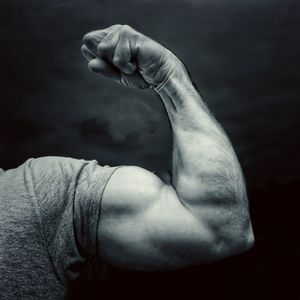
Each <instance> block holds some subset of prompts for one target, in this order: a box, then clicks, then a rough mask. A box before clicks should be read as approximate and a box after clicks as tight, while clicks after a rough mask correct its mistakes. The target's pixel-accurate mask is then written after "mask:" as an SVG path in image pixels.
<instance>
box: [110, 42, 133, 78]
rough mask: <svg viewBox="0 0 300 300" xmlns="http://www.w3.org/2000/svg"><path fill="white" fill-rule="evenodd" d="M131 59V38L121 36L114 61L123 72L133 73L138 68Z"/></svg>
mask: <svg viewBox="0 0 300 300" xmlns="http://www.w3.org/2000/svg"><path fill="white" fill-rule="evenodd" d="M131 60H132V52H131V47H130V44H129V40H128V39H126V38H124V37H120V39H119V42H118V44H117V47H116V48H115V51H114V54H113V58H112V63H113V65H115V66H116V67H117V68H119V69H120V70H121V71H122V72H123V73H125V74H133V73H134V72H135V71H136V69H137V65H136V64H135V63H134V62H132V61H131Z"/></svg>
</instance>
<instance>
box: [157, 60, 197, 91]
mask: <svg viewBox="0 0 300 300" xmlns="http://www.w3.org/2000/svg"><path fill="white" fill-rule="evenodd" d="M171 70H172V71H171V72H170V73H169V74H168V76H166V78H165V79H164V80H163V81H162V82H161V83H160V84H159V85H157V86H155V87H154V90H155V91H156V92H157V93H158V94H159V95H160V96H163V95H170V96H171V95H173V94H174V93H176V94H177V95H179V94H181V92H182V93H184V94H185V95H186V92H187V91H189V94H195V95H198V92H197V90H196V89H195V87H194V85H193V83H192V80H191V78H190V76H189V74H188V72H187V70H186V68H185V66H184V64H183V63H182V62H181V61H180V60H179V59H177V62H175V64H174V66H173V68H171Z"/></svg>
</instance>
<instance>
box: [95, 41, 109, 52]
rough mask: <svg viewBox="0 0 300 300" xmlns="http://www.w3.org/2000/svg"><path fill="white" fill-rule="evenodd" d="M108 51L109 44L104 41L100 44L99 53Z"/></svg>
mask: <svg viewBox="0 0 300 300" xmlns="http://www.w3.org/2000/svg"><path fill="white" fill-rule="evenodd" d="M107 49H108V44H107V43H106V42H105V41H102V42H101V43H100V44H98V46H97V51H100V52H101V51H105V50H107Z"/></svg>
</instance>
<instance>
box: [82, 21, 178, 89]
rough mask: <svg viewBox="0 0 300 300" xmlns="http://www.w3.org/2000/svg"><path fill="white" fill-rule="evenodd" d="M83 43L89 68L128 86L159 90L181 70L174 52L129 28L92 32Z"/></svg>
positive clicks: (112, 27) (122, 26) (111, 28)
mask: <svg viewBox="0 0 300 300" xmlns="http://www.w3.org/2000/svg"><path fill="white" fill-rule="evenodd" d="M83 42H84V45H83V46H82V48H81V50H82V53H83V55H84V56H85V58H86V59H87V60H88V61H89V64H88V66H89V68H90V69H91V70H92V71H94V72H96V73H100V74H102V75H103V76H105V77H108V78H112V79H114V80H116V81H118V82H120V83H122V84H123V85H125V86H129V87H136V88H141V89H143V88H148V87H153V88H157V87H159V86H161V85H162V84H163V83H164V82H166V81H167V80H168V78H170V76H172V74H174V72H176V71H177V70H178V68H181V67H182V63H181V62H180V60H179V59H178V58H177V57H176V56H175V55H174V54H173V53H172V52H171V51H169V50H168V49H166V48H165V47H163V46H162V45H160V44H158V43H157V42H155V41H153V40H152V39H150V38H149V37H147V36H145V35H143V34H141V33H139V32H137V31H136V30H134V29H132V28H131V27H130V26H128V25H113V26H110V27H108V28H105V29H102V30H97V31H93V32H90V33H88V34H86V35H85V36H84V38H83Z"/></svg>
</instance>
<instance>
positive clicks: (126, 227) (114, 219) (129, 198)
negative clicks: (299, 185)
mask: <svg viewBox="0 0 300 300" xmlns="http://www.w3.org/2000/svg"><path fill="white" fill-rule="evenodd" d="M84 41H85V44H86V45H85V46H83V48H82V51H83V53H84V55H85V56H86V58H87V59H88V60H89V67H90V69H92V70H93V71H94V72H97V73H100V74H102V75H104V76H106V77H110V78H113V79H115V80H116V81H119V82H120V83H122V84H124V85H127V86H131V87H138V88H145V87H149V86H150V87H154V88H155V89H156V91H157V92H158V93H159V95H160V97H161V99H162V101H163V103H164V105H165V108H166V110H167V113H168V116H169V119H170V122H171V125H172V129H173V143H174V145H173V177H172V184H171V185H166V184H164V183H163V182H162V181H161V180H160V179H159V178H157V177H156V176H155V175H153V174H152V173H150V172H148V171H146V170H143V169H141V168H137V167H122V168H120V169H119V170H117V171H116V172H115V173H114V175H113V176H112V177H111V179H110V181H109V182H108V184H107V187H106V190H105V192H104V195H103V200H102V210H101V218H100V224H99V249H100V255H101V256H102V257H103V258H104V259H105V260H107V261H108V262H110V263H112V264H114V265H118V266H120V267H124V268H130V269H146V270H153V269H172V268H178V267H184V266H190V265H194V264H200V263H204V262H209V261H214V260H217V259H221V258H223V257H226V256H229V255H233V254H236V253H239V252H242V251H245V250H246V249H248V248H249V247H250V246H251V245H252V243H253V234H252V228H251V222H250V219H249V212H248V204H247V196H246V191H245V186H244V182H243V176H242V172H241V169H240V166H239V163H238V161H237V159H236V156H235V154H234V151H233V149H232V147H231V145H230V142H229V141H228V139H227V137H226V135H225V133H224V132H223V130H222V129H221V127H220V125H219V124H218V123H217V122H216V121H215V120H214V118H213V117H212V115H211V114H210V113H209V110H208V108H207V107H206V105H205V104H204V103H203V101H202V99H201V97H200V95H199V94H198V93H197V91H196V90H195V88H194V87H193V85H192V83H191V80H190V78H189V76H188V74H187V72H186V70H185V67H184V66H183V64H182V63H181V62H180V61H179V59H178V58H177V57H176V56H175V55H174V54H173V53H171V52H170V51H169V50H167V49H166V48H164V47H162V46H161V45H159V44H157V43H156V42H154V41H152V40H151V39H149V38H147V37H145V36H144V35H142V34H140V33H138V32H136V31H134V30H133V29H131V28H130V27H128V26H120V25H115V26H112V27H109V28H107V29H104V30H100V31H96V32H92V33H90V34H88V35H87V36H85V38H84Z"/></svg>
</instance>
